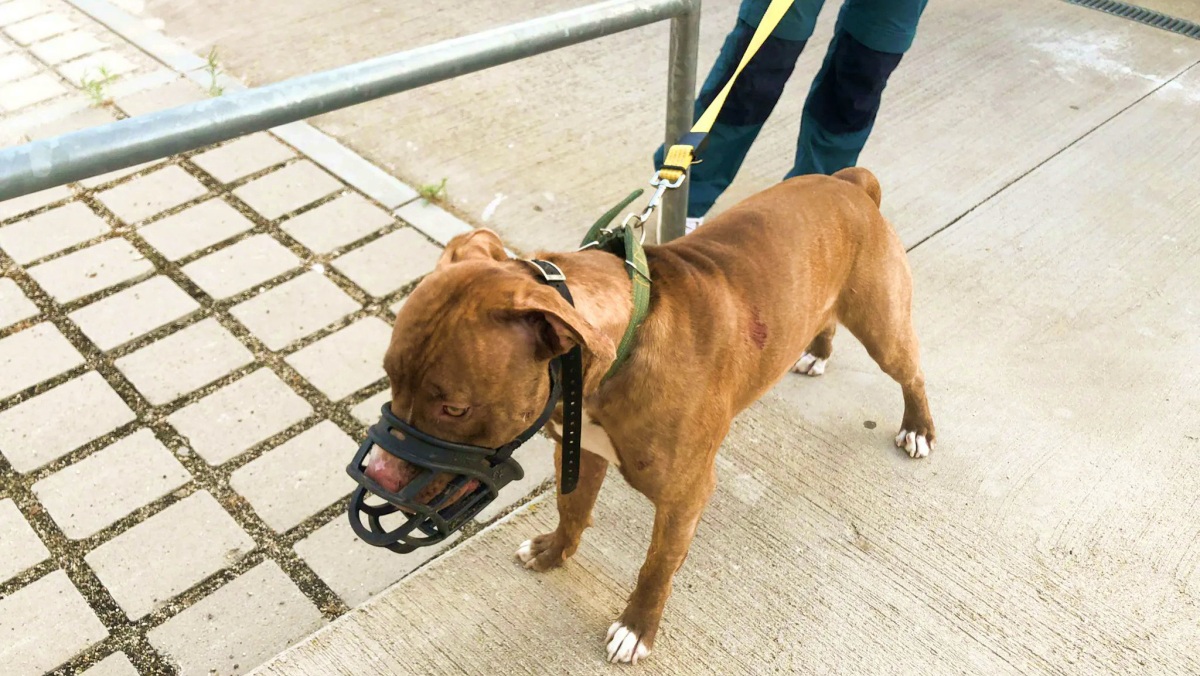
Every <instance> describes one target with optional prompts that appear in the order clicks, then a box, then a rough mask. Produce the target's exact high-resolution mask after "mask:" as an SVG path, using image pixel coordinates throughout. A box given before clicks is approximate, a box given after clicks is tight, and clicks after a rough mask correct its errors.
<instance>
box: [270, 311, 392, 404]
mask: <svg viewBox="0 0 1200 676" xmlns="http://www.w3.org/2000/svg"><path fill="white" fill-rule="evenodd" d="M391 336H392V329H391V327H390V326H388V325H387V324H386V323H384V322H383V321H382V320H381V319H378V318H377V317H368V318H366V319H361V320H359V321H357V322H355V323H353V324H351V325H350V326H347V327H346V328H344V329H342V330H341V331H338V332H337V333H335V334H333V335H330V336H326V337H324V338H322V339H321V340H318V341H317V342H315V343H313V344H312V345H309V346H308V347H306V348H304V349H302V350H300V351H299V352H296V353H295V354H292V355H290V356H288V357H287V359H286V361H287V363H289V364H291V365H292V368H294V369H296V370H297V371H299V372H300V375H302V376H304V377H305V378H307V379H308V381H309V382H311V383H312V384H313V385H314V386H316V388H317V389H319V390H321V391H322V392H324V393H325V395H326V396H328V397H329V398H330V399H333V400H334V401H337V400H339V399H344V398H345V397H347V396H348V395H351V394H353V393H355V392H357V391H358V390H361V389H362V388H364V387H366V386H367V385H370V384H371V383H373V382H375V381H377V380H379V379H380V378H383V377H384V373H383V353H384V352H385V351H387V346H388V341H389V340H390V339H391Z"/></svg>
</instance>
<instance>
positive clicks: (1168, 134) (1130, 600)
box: [259, 2, 1200, 674]
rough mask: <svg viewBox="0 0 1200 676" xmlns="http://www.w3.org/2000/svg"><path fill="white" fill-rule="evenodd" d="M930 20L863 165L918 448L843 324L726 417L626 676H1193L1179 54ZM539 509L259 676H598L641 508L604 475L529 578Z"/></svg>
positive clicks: (1193, 348)
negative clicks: (881, 228) (902, 275)
mask: <svg viewBox="0 0 1200 676" xmlns="http://www.w3.org/2000/svg"><path fill="white" fill-rule="evenodd" d="M976 9H977V10H978V7H977V6H976ZM930 12H931V14H930V21H929V22H927V24H926V26H925V33H924V34H923V38H922V42H921V43H919V44H923V45H924V46H923V47H921V51H920V52H918V53H919V54H920V56H919V58H914V59H913V60H912V62H911V63H908V64H907V70H906V68H904V67H902V68H901V70H900V71H898V75H900V74H904V73H907V74H906V75H905V79H904V81H903V82H904V85H903V86H901V83H900V82H897V83H896V86H895V88H894V90H890V95H889V96H890V98H889V104H888V105H889V108H887V109H886V110H888V111H889V114H888V115H887V116H885V120H884V121H883V122H882V124H881V127H880V136H879V141H878V142H876V143H874V145H873V146H872V149H871V151H870V155H871V156H872V157H873V158H874V160H873V161H875V162H878V163H879V166H882V167H883V168H884V169H883V170H882V172H881V173H882V174H883V175H884V205H885V207H886V208H888V209H889V210H890V213H891V214H892V216H893V217H894V218H895V220H896V224H897V227H898V229H900V230H901V232H903V233H905V238H906V241H908V242H909V244H910V245H912V244H916V243H918V242H919V244H917V245H916V246H915V248H913V249H912V251H911V253H910V259H911V262H912V266H913V268H914V274H915V278H916V314H917V316H916V323H917V328H918V332H919V334H920V336H921V339H922V345H923V355H924V363H925V369H926V375H927V381H928V384H929V391H930V399H931V404H932V406H933V410H934V414H935V416H936V419H937V421H938V428H939V433H940V438H939V446H938V448H937V449H936V450H935V451H934V453H933V454H932V455H931V457H930V458H929V459H928V460H927V461H924V462H913V461H911V460H909V459H908V458H907V457H904V456H903V454H901V453H899V452H897V451H896V450H895V449H893V448H892V447H891V441H890V437H891V435H892V434H893V432H894V428H895V426H896V425H897V423H898V420H899V415H900V406H901V402H900V397H899V393H898V391H897V388H896V386H895V385H894V384H893V383H891V382H890V381H889V380H888V379H887V378H886V377H885V376H883V375H882V374H881V373H879V372H878V369H877V368H876V367H875V366H874V365H873V364H872V363H871V362H870V360H869V359H868V358H866V356H865V354H864V353H863V351H862V349H861V348H860V347H859V346H858V345H857V343H855V342H854V341H853V339H852V338H848V337H846V336H845V335H841V336H839V338H838V340H837V348H836V350H835V353H834V354H835V356H834V359H833V363H832V364H831V367H830V369H829V370H828V371H827V373H826V375H825V376H824V377H823V378H821V379H819V380H814V379H809V378H801V377H793V378H788V379H785V380H784V382H783V383H781V384H780V385H779V386H778V387H776V388H775V389H774V391H772V392H771V393H770V394H769V395H767V397H765V398H764V400H763V401H761V402H760V403H759V404H757V405H755V406H753V407H752V408H751V409H750V410H748V411H747V412H746V413H745V414H743V416H741V417H740V418H739V420H738V421H737V423H736V424H735V426H734V429H733V431H732V432H731V434H730V436H729V438H728V439H727V441H726V443H725V445H724V446H723V449H722V452H721V456H720V460H719V462H718V475H719V481H718V489H717V492H716V495H715V496H714V498H713V502H712V504H711V506H710V507H709V509H708V511H707V512H706V514H705V516H704V519H703V520H702V523H701V526H700V529H699V534H698V536H697V540H696V544H695V545H694V546H693V548H692V550H691V555H690V557H689V559H688V561H687V562H686V563H685V564H684V566H683V568H682V570H681V571H680V573H679V576H678V577H677V580H676V586H675V594H674V596H673V598H672V600H671V601H670V602H669V603H668V606H667V614H666V619H665V622H664V626H663V630H662V632H661V633H660V637H659V641H658V647H657V648H656V651H655V653H654V654H652V655H651V657H650V659H649V660H647V661H646V662H645V663H644V664H643V665H641V666H639V667H638V669H640V670H642V671H643V672H644V673H764V672H769V673H847V674H860V673H897V674H899V673H935V674H942V673H945V674H951V673H988V674H991V673H1055V674H1056V673H1064V674H1065V673H1072V674H1110V673H1121V674H1142V673H1155V674H1158V673H1162V674H1186V673H1195V672H1196V671H1198V670H1200V662H1198V661H1197V660H1198V658H1197V654H1198V653H1197V651H1196V646H1197V641H1200V629H1198V627H1200V603H1198V601H1200V557H1198V555H1197V547H1196V542H1197V541H1200V520H1197V519H1196V518H1195V516H1196V514H1197V511H1196V510H1197V497H1196V496H1197V495H1200V463H1198V462H1197V457H1200V455H1198V451H1200V415H1198V414H1197V411H1200V395H1198V394H1197V392H1200V376H1198V375H1197V370H1196V368H1195V366H1196V365H1197V364H1198V363H1200V339H1198V338H1197V336H1196V332H1195V328H1196V326H1197V321H1198V319H1197V317H1198V316H1200V305H1198V304H1197V296H1196V293H1195V290H1196V289H1197V288H1200V265H1197V261H1198V260H1200V239H1197V237H1196V234H1195V223H1196V220H1197V217H1200V198H1198V196H1197V194H1196V190H1195V188H1196V184H1195V181H1194V179H1193V178H1192V177H1194V176H1196V175H1200V160H1198V159H1197V150H1200V127H1197V126H1196V125H1195V124H1194V123H1193V122H1194V120H1195V119H1196V116H1197V114H1198V112H1200V67H1198V64H1200V43H1197V42H1195V41H1188V40H1185V39H1182V38H1176V37H1174V36H1171V35H1168V34H1164V33H1161V32H1158V31H1155V30H1153V29H1150V28H1146V27H1143V26H1138V25H1133V24H1127V23H1123V22H1122V21H1120V20H1118V19H1113V18H1110V17H1107V16H1104V15H1101V14H1097V13H1093V12H1090V11H1088V10H1084V9H1079V8H1074V7H1070V6H1067V5H1062V4H1059V3H1054V2H1036V3H1035V2H1029V3H1010V4H1008V5H1006V6H1005V7H1004V8H999V7H996V8H993V9H992V12H994V13H993V14H992V15H989V17H988V18H989V20H988V21H986V22H984V23H976V22H972V27H973V28H974V27H977V31H975V32H974V33H973V34H967V32H966V27H967V24H966V23H965V17H966V15H967V13H968V12H967V3H943V4H941V5H938V4H934V5H932V6H931V7H930ZM914 56H916V54H914ZM1002 85H1003V86H1002ZM926 125H928V126H926ZM902 130H907V131H908V132H909V133H907V134H904V133H901V132H902ZM922 130H923V131H922ZM935 131H936V133H934V132H935ZM767 150H769V148H766V149H764V148H761V147H760V153H766V152H767ZM764 161H766V160H764ZM776 162H778V160H776ZM871 162H872V160H868V161H866V162H865V163H866V164H867V165H868V166H872V164H871ZM751 166H756V167H757V166H759V165H758V164H755V163H753V161H752V163H751ZM935 177H941V178H943V179H944V180H942V181H935V180H933V179H934V178H935ZM514 180H515V179H514ZM743 183H745V181H743ZM512 227H514V228H515V227H517V225H516V224H514V225H513V226H512ZM522 227H524V226H522ZM553 512H554V510H553V506H552V501H547V502H545V503H535V504H534V505H531V506H529V507H526V508H524V509H522V510H519V511H518V512H517V513H515V514H514V515H513V516H511V517H510V518H509V519H508V520H506V521H505V522H503V523H501V524H500V525H497V526H495V527H493V528H492V529H490V530H489V531H487V532H485V533H483V534H482V535H480V536H478V537H476V538H474V539H472V540H471V541H469V542H467V543H466V544H464V545H463V546H462V547H460V548H458V549H456V550H455V551H454V552H453V553H452V554H451V555H449V556H446V557H443V558H441V559H439V560H438V561H436V562H435V563H434V564H432V565H431V566H429V567H427V568H425V569H423V570H422V571H420V572H418V573H417V574H416V575H414V576H412V577H410V578H407V579H406V580H404V581H403V582H401V583H400V584H398V585H397V586H395V587H393V588H392V589H390V590H389V591H388V592H385V593H384V594H383V595H381V596H380V597H379V598H377V599H376V600H375V601H373V602H371V603H368V604H367V605H365V606H364V607H362V608H360V609H358V610H355V611H352V612H351V613H350V614H348V615H347V616H346V617H344V618H341V619H340V620H339V621H338V622H336V623H334V624H333V625H331V626H330V627H328V628H326V629H325V630H323V631H322V632H319V633H318V634H317V635H315V636H314V637H313V638H312V639H310V640H309V641H307V642H305V643H303V644H301V645H300V646H298V647H297V648H295V649H293V650H291V651H289V652H288V653H285V654H284V655H282V656H280V657H279V658H277V659H276V660H275V661H273V662H272V663H270V664H269V665H267V666H266V667H264V668H263V669H262V670H260V672H259V673H264V674H330V673H347V674H349V673H382V674H411V673H447V672H449V673H480V674H484V673H498V672H501V673H510V672H511V673H572V674H575V673H609V672H610V671H611V669H612V667H610V666H608V665H606V664H604V662H603V637H604V632H605V630H606V629H607V627H608V625H609V623H610V622H611V621H612V619H613V618H614V617H616V615H617V613H618V612H619V611H620V609H621V607H622V604H623V601H624V599H625V597H626V595H627V594H628V593H629V591H630V590H631V589H632V585H633V582H634V580H635V578H636V574H637V569H638V566H639V565H640V563H641V561H642V558H643V556H644V552H645V546H646V543H647V541H648V537H649V530H650V523H651V511H650V509H649V506H648V504H647V503H646V501H645V500H644V499H642V498H640V497H639V496H638V495H637V494H636V493H635V492H633V491H632V490H631V489H629V488H628V487H627V486H625V485H624V484H623V482H622V481H621V480H620V478H619V477H618V476H613V477H611V478H610V480H609V482H608V484H607V485H606V487H605V489H604V490H603V491H602V493H601V498H600V502H599V506H598V507H597V511H596V524H595V527H594V528H592V529H591V530H589V531H588V534H587V535H586V536H585V540H584V544H583V546H581V548H580V550H579V552H578V553H577V554H576V556H575V558H574V559H573V560H572V561H571V562H569V563H568V564H567V565H566V566H565V567H564V568H563V569H561V570H557V571H553V572H551V573H548V574H542V575H539V574H534V573H531V572H529V571H526V570H524V569H523V568H522V567H521V566H520V565H519V564H517V563H516V562H515V561H514V560H513V551H514V550H515V548H516V546H517V545H518V544H519V543H520V542H521V541H522V540H524V539H526V538H528V537H530V536H532V535H535V534H538V533H540V532H545V531H547V530H549V529H551V528H553V526H554V523H555V516H554V513H553Z"/></svg>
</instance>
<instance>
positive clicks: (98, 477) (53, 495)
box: [33, 429, 192, 540]
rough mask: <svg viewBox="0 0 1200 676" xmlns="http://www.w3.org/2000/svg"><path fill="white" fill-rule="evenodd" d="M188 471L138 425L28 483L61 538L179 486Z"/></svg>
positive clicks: (76, 536) (89, 531) (88, 531)
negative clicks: (57, 527) (72, 462)
mask: <svg viewBox="0 0 1200 676" xmlns="http://www.w3.org/2000/svg"><path fill="white" fill-rule="evenodd" d="M191 478H192V475H191V474H189V473H188V471H187V470H186V469H184V468H183V465H181V464H179V461H178V460H176V459H175V456H174V455H173V454H172V453H171V451H169V450H167V447H166V446H163V445H162V442H160V441H159V440H158V439H156V438H155V437H154V433H153V432H151V431H150V430H148V429H141V430H138V431H137V432H134V433H133V434H131V435H129V436H127V437H125V438H124V439H121V440H120V441H118V442H116V443H114V444H111V445H109V446H107V447H105V448H103V449H101V450H99V451H97V452H95V453H93V454H91V455H89V456H88V457H86V458H84V459H83V460H80V461H79V462H77V463H75V464H73V465H69V466H67V467H65V468H63V469H61V470H59V471H58V472H55V473H54V474H51V475H50V476H48V477H46V478H45V479H42V480H41V481H39V482H37V483H35V484H34V485H33V493H34V495H36V496H37V498H38V500H39V501H41V503H42V506H44V507H45V508H46V511H48V512H49V513H50V516H51V518H53V519H54V522H55V523H57V524H58V526H59V528H61V529H62V531H63V533H65V534H66V536H67V537H69V538H71V539H73V540H81V539H83V538H86V537H90V536H92V535H95V534H96V533H98V532H99V531H100V529H102V528H105V527H107V526H109V525H110V524H112V523H114V522H115V521H117V520H118V519H120V518H122V517H125V516H128V515H129V514H130V513H132V512H133V511H134V510H135V509H138V508H140V507H144V506H146V505H148V504H150V503H151V502H153V501H154V500H157V499H158V498H161V497H162V496H164V495H166V494H167V493H169V492H171V491H173V490H175V489H176V488H179V487H180V486H182V485H184V484H185V483H187V482H188V481H190V480H191Z"/></svg>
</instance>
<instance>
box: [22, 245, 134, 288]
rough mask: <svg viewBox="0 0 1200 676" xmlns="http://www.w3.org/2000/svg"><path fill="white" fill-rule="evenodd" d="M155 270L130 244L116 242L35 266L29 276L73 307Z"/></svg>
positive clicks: (89, 248) (92, 247)
mask: <svg viewBox="0 0 1200 676" xmlns="http://www.w3.org/2000/svg"><path fill="white" fill-rule="evenodd" d="M153 269H154V265H153V264H151V263H150V261H148V260H146V259H145V257H144V256H142V254H141V253H139V252H138V250H137V249H135V248H133V245H132V244H130V243H129V241H128V240H124V239H121V238H115V239H109V240H105V241H103V242H100V243H99V244H94V245H92V246H89V247H87V248H86V249H80V250H79V251H76V252H74V253H69V254H67V255H66V256H62V257H60V258H55V259H54V260H51V261H47V262H45V263H42V264H40V265H35V266H34V267H32V268H29V276H30V277H33V279H34V281H36V282H37V283H38V284H39V285H40V286H41V287H42V288H43V289H45V290H46V293H48V294H50V295H51V296H53V297H54V299H55V300H57V301H58V302H60V303H69V302H70V301H73V300H75V299H77V298H82V297H84V296H87V295H90V294H93V293H96V292H97V291H102V290H104V289H107V288H108V287H110V286H114V285H116V284H120V283H121V282H124V281H127V280H130V279H133V278H134V277H137V276H138V275H143V274H145V273H147V272H150V271H152V270H153Z"/></svg>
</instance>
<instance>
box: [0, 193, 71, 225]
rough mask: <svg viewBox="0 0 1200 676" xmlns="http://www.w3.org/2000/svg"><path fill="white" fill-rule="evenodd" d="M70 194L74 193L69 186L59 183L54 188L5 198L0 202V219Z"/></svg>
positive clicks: (36, 207) (17, 214)
mask: <svg viewBox="0 0 1200 676" xmlns="http://www.w3.org/2000/svg"><path fill="white" fill-rule="evenodd" d="M72 195H74V193H72V192H71V190H70V189H69V188H67V187H66V186H61V185H60V186H58V187H55V188H47V189H45V190H39V191H38V192H35V193H30V194H28V195H22V196H21V197H14V198H12V199H10V200H5V201H3V202H0V220H6V219H9V218H12V217H13V216H20V215H21V214H24V213H26V212H29V211H33V210H34V209H39V208H41V207H44V206H46V205H47V204H51V203H53V202H57V201H59V200H64V199H67V198H68V197H71V196H72Z"/></svg>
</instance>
